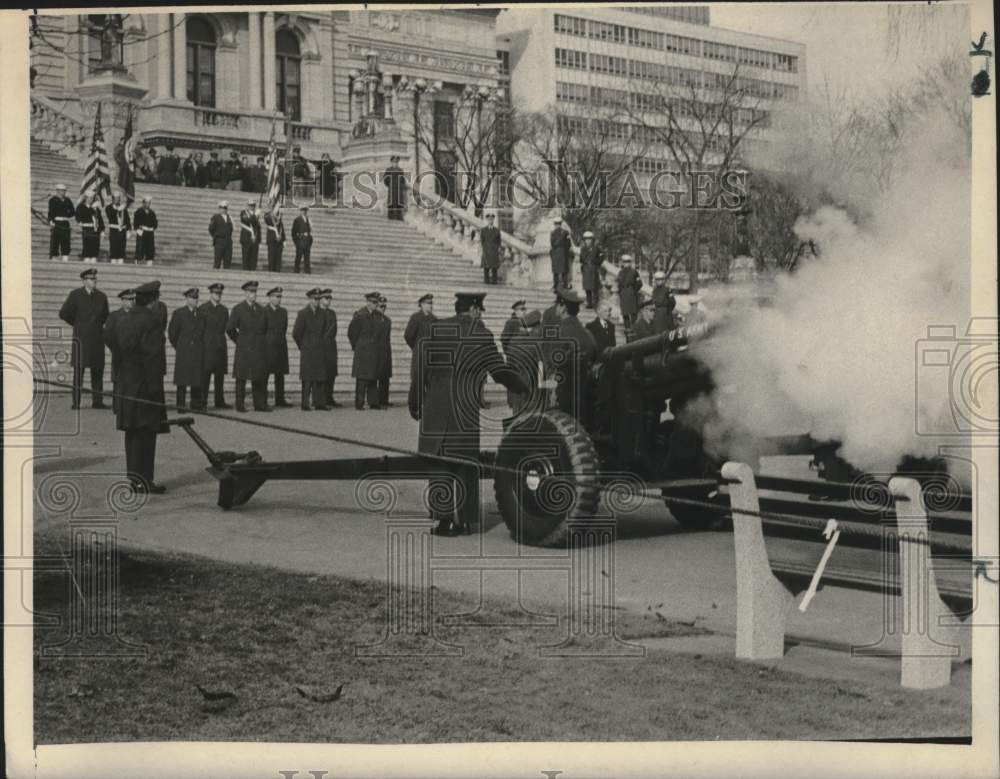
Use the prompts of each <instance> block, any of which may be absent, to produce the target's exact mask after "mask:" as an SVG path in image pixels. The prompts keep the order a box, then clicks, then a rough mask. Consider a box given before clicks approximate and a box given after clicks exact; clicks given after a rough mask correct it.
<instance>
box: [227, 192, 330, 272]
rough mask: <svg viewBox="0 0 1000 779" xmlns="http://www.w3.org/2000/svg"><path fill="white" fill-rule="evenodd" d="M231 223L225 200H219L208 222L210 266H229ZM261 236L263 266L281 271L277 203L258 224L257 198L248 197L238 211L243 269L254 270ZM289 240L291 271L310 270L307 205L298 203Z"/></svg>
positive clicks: (281, 232) (281, 239) (280, 225)
mask: <svg viewBox="0 0 1000 779" xmlns="http://www.w3.org/2000/svg"><path fill="white" fill-rule="evenodd" d="M234 229H235V224H234V222H233V220H232V218H231V217H230V216H229V203H228V201H226V200H222V201H220V202H219V212H218V213H216V214H213V215H212V218H211V220H210V221H209V223H208V234H209V235H210V236H212V251H213V267H214V268H216V269H218V268H230V267H231V266H232V262H233V230H234ZM262 230H263V231H266V237H264V238H263V241H264V243H265V244H266V246H267V269H268V270H269V271H272V272H274V273H280V272H281V257H282V253H283V252H284V249H285V223H284V221H283V219H282V210H281V205H280V204H275V205H274V206H273V207H272V208H271V210H270V211H268V212H267V213H266V214H264V223H263V226H261V220H260V216H259V215H258V213H257V201H256V200H253V199H250V200H248V201H247V207H246V208H245V209H243V210H242V211H241V212H240V249H241V251H242V254H243V270H250V271H252V270H257V255H258V252H259V250H260V244H261V241H262V234H261V233H262ZM292 243H294V244H295V272H296V273H299V272H300V270H303V269H304V270H305V272H306V273H311V272H312V268H311V266H310V256H311V253H312V244H313V235H312V224H311V223H310V222H309V206H305V205H303V206H300V208H299V215H298V216H297V217H296V218H295V220H294V221H293V222H292Z"/></svg>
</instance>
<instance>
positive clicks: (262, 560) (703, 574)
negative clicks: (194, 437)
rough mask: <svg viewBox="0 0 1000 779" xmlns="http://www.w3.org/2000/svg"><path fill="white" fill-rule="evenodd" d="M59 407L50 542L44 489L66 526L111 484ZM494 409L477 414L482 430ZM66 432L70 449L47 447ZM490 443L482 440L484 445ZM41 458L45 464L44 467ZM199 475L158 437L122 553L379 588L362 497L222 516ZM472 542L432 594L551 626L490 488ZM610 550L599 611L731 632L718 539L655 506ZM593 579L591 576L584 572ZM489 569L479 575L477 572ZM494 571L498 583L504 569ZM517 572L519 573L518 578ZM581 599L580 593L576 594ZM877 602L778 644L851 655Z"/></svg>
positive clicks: (372, 435)
mask: <svg viewBox="0 0 1000 779" xmlns="http://www.w3.org/2000/svg"><path fill="white" fill-rule="evenodd" d="M66 400H67V399H66V398H64V397H61V396H54V397H53V398H51V400H50V402H49V404H48V408H47V413H46V416H45V419H44V422H43V424H42V426H41V432H42V433H52V434H53V435H40V436H38V437H37V438H36V444H37V450H36V456H37V458H38V459H36V461H35V463H36V465H35V478H36V490H39V492H38V497H37V498H36V501H35V508H36V523H37V525H38V527H40V528H53V527H55V528H59V527H62V528H65V527H66V522H67V514H66V513H65V510H64V508H63V509H59V508H58V507H56V508H55V510H53V509H52V508H51V506H50V504H51V503H52V501H51V500H50V499H49V498H47V497H46V495H47V494H48V493H50V492H51V488H52V485H53V484H54V483H55V482H57V481H59V480H64V479H65V478H68V479H69V480H70V481H72V482H74V483H76V484H78V485H80V491H81V494H82V500H83V506H82V507H81V508H80V509H78V510H77V513H78V514H79V513H81V512H84V511H94V512H96V513H104V512H107V511H108V509H107V499H106V494H107V490H108V488H109V487H110V486H111V485H112V484H113V483H114V482H115V481H116V480H117V479H120V478H121V472H122V469H123V466H124V458H123V456H122V455H121V454H120V452H121V433H118V432H116V431H115V430H114V424H113V418H112V415H111V413H110V412H99V411H93V410H90V409H84V410H83V411H82V412H80V414H79V416H78V417H77V416H74V415H73V412H70V411H69V409H68V402H66ZM503 414H504V409H502V408H499V407H496V408H492V409H490V410H488V411H486V412H484V415H485V417H486V419H485V422H486V424H487V425H488V426H492V427H493V428H496V427H497V424H496V421H497V420H499V419H500V418H502V416H503ZM231 416H232V417H233V418H234V419H239V420H240V421H251V422H257V421H261V422H266V423H272V424H280V425H286V426H288V427H292V428H297V429H304V430H311V431H317V432H323V433H329V434H333V435H339V436H344V437H348V438H354V439H361V440H368V441H371V442H372V443H375V444H384V445H389V446H402V447H407V446H411V445H413V444H414V442H415V441H416V433H417V424H416V423H415V422H413V421H412V420H411V419H410V418H409V416H408V414H407V413H406V411H405V409H403V408H401V407H394V408H392V409H389V410H385V411H378V412H370V411H369V412H357V411H355V410H353V409H339V410H336V411H333V412H328V413H321V412H311V413H305V412H301V411H299V410H297V409H289V410H283V411H280V412H275V413H273V414H255V413H250V414H245V415H242V414H241V415H236V414H235V413H232V414H231ZM76 427H78V428H79V433H78V434H75V435H60V433H63V432H65V431H70V430H73V429H75V428H76ZM196 429H197V430H199V431H200V432H201V434H202V435H203V436H204V437H205V439H206V440H207V441H208V442H209V443H210V444H211V445H212V446H213V447H214V448H216V449H231V450H237V451H246V450H249V449H256V450H258V451H259V452H260V453H261V454H262V455H263V456H264V457H265V459H267V460H280V459H311V458H329V457H347V456H357V455H361V456H373V455H376V454H378V452H377V451H373V450H372V449H370V448H362V447H357V446H351V445H348V444H342V443H330V442H327V441H322V440H317V439H315V438H308V437H303V436H296V435H292V434H288V433H280V432H275V431H270V430H262V429H259V428H256V429H255V428H253V427H250V426H248V425H245V424H240V423H234V422H230V421H227V420H222V419H207V418H200V419H199V420H198V422H197V424H196ZM491 441H492V442H493V444H494V445H495V442H496V436H495V435H487V436H486V437H485V439H484V445H486V446H488V445H490V442H491ZM46 454H48V455H49V456H46ZM206 465H207V461H206V460H205V458H204V456H203V455H202V454H201V452H200V451H198V449H197V448H196V447H195V445H194V443H193V442H192V441H191V440H190V439H189V438H188V437H187V436H186V435H185V434H184V433H183V432H181V431H179V430H177V431H175V432H173V433H171V434H170V435H168V436H161V437H160V439H159V447H158V452H157V480H158V481H161V482H162V483H163V484H164V485H165V486H166V487H167V489H168V493H167V494H166V495H164V496H155V497H153V498H151V499H150V501H149V503H148V504H147V505H146V506H145V507H143V508H141V509H140V510H138V511H137V512H134V513H133V512H127V513H125V514H124V515H122V516H121V521H120V525H119V538H120V540H121V543H122V544H124V545H133V546H136V547H142V548H148V549H159V550H167V551H176V552H184V553H190V554H197V555H208V556H211V557H214V558H217V559H220V560H226V561H231V562H239V563H256V564H260V565H269V566H277V567H282V568H288V569H291V570H296V571H304V572H315V573H324V574H325V573H332V574H338V575H342V576H348V577H354V578H363V579H370V578H374V579H385V578H386V576H387V544H386V537H387V532H386V515H385V513H384V511H382V512H379V511H374V510H371V509H372V506H371V505H370V503H369V504H367V505H368V508H367V509H366V508H365V505H366V501H367V500H369V499H367V498H364V497H361V495H360V490H359V488H357V485H355V484H354V483H352V482H326V481H315V482H273V483H270V484H265V485H264V486H263V487H262V488H261V490H260V491H259V492H258V493H257V495H255V496H254V497H253V498H252V499H251V501H250V502H249V503H248V505H246V506H245V507H243V508H242V509H239V510H235V511H229V512H225V511H222V510H221V509H219V508H217V507H216V505H215V502H216V498H217V487H216V482H215V480H214V479H213V478H212V477H211V476H210V475H208V474H207V473H206V472H205V470H204V468H205V466H206ZM765 469H767V470H770V471H772V472H773V471H777V470H780V471H782V472H784V473H789V474H791V473H799V474H800V475H804V474H806V473H808V471H807V469H806V467H805V461H804V459H803V458H774V460H772V461H768V462H766V463H765ZM423 487H424V484H423V483H421V482H416V481H406V482H397V483H395V484H394V485H392V490H393V493H394V494H393V502H394V507H393V510H392V514H391V516H390V520H396V519H405V518H407V517H409V518H417V519H419V518H421V517H423V516H425V511H424V509H423V503H422V498H421V495H422V491H423ZM483 487H484V489H483V501H484V510H485V517H486V525H487V530H486V532H485V533H484V534H482V535H481V536H471V537H463V538H457V539H442V538H434V539H433V542H432V552H431V556H432V567H433V569H434V574H433V583H434V584H435V585H436V586H438V587H441V588H445V589H450V590H455V591H461V592H465V593H471V594H473V595H476V594H482V595H483V596H484V597H486V598H487V599H489V598H492V597H498V598H501V599H504V600H508V599H514V598H519V599H520V601H521V602H522V603H523V604H524V605H525V606H526V607H527V609H528V610H531V611H543V612H547V613H565V610H566V608H567V605H566V604H567V597H568V589H569V576H568V573H567V565H566V558H565V557H564V556H563V555H562V554H560V553H557V552H553V551H551V550H539V549H534V548H530V547H519V546H518V545H517V544H515V543H514V542H513V541H512V540H511V538H510V536H509V534H508V532H507V529H506V527H505V526H504V524H503V521H502V520H501V518H500V516H499V513H498V512H497V509H496V504H495V502H494V500H493V497H492V490H491V489H490V487H489V485H488V484H487V483H484V485H483ZM617 534H618V540H617V542H616V543H615V544H614V545H613V546H611V547H609V548H607V549H606V550H605V552H604V553H603V554H605V555H608V556H604V557H601V558H600V559H599V560H597V561H595V563H594V565H595V566H596V567H600V568H601V570H603V571H604V573H605V574H609V575H608V576H606V577H603V578H606V579H607V581H604V582H602V585H601V586H603V587H606V586H607V585H608V584H610V583H611V581H610V580H611V578H612V575H613V584H614V598H613V599H612V598H611V597H610V596H608V598H606V603H607V604H608V605H610V604H611V602H612V600H613V603H614V605H616V606H618V607H622V608H626V609H633V610H637V611H645V610H646V609H647V608H652V609H654V610H656V611H659V612H660V613H661V614H663V615H664V616H665V617H667V618H671V619H673V618H676V619H682V620H685V621H694V620H697V624H698V625H701V626H704V627H707V628H709V629H711V630H714V631H719V632H722V633H728V634H733V633H734V632H735V624H736V615H735V577H734V564H733V545H732V537H731V535H730V534H728V533H687V532H684V531H682V530H681V528H680V526H679V525H678V524H677V523H676V522H675V521H674V520H673V519H672V518H671V516H670V514H669V512H668V511H667V510H666V509H665V507H664V506H663V505H662V504H661V503H657V502H653V501H647V502H646V503H645V504H644V505H643V506H642V507H641V508H640V509H639V510H638V511H636V512H635V513H633V514H629V515H627V516H623V517H621V518H620V519H619V522H618V526H617ZM596 567H595V571H596ZM484 568H485V569H488V570H483V569H484ZM505 568H506V570H504V569H505ZM518 568H521V569H522V570H521V572H520V573H519V572H518V570H517V569H518ZM585 588H586V585H585ZM882 608H883V607H882V601H881V598H880V597H878V596H875V595H868V594H864V593H857V592H850V591H843V590H833V589H831V590H824V591H822V592H821V593H820V594H819V595H818V596H817V598H816V599H815V600H814V601H813V604H812V606H811V607H810V609H809V611H808V612H807V613H805V614H801V613H799V612H798V611H794V612H793V613H792V614H791V615H790V616H789V623H788V631H789V633H790V634H795V635H802V636H807V637H811V638H815V639H817V640H820V641H830V642H840V643H845V642H850V643H855V644H866V643H872V642H875V641H878V640H879V639H880V637H881V636H882V624H883V619H882Z"/></svg>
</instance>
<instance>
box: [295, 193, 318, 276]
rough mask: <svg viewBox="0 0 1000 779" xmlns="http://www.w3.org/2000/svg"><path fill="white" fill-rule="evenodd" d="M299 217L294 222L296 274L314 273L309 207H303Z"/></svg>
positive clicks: (300, 209)
mask: <svg viewBox="0 0 1000 779" xmlns="http://www.w3.org/2000/svg"><path fill="white" fill-rule="evenodd" d="M299 211H300V212H301V213H300V214H299V216H297V217H295V221H294V222H292V243H294V244H295V272H296V273H299V272H300V270H301V271H302V272H304V273H312V268H311V267H310V265H309V257H310V254H311V253H312V245H313V236H312V225H311V224H310V223H309V206H301V207H300V208H299Z"/></svg>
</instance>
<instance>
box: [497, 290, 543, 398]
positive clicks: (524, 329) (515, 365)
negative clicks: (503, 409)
mask: <svg viewBox="0 0 1000 779" xmlns="http://www.w3.org/2000/svg"><path fill="white" fill-rule="evenodd" d="M510 309H511V313H510V319H508V320H507V321H506V322H505V323H504V326H503V332H502V333H500V346H501V347H503V354H504V358H505V359H506V360H507V367H509V368H511V369H512V370H516V371H517V372H518V375H520V376H521V378H522V379H523V380H524V383H525V384H527V385H528V386H529V387H533V386H536V385H537V383H538V382H537V376H536V374H537V373H538V371H537V370H534V366H533V365H532V364H531V363H532V361H534V363H535V364H536V365H537V362H538V356H537V355H532V354H531V350H530V349H526V348H524V347H525V346H526V342H523V341H524V339H526V338H527V336H528V334H529V333H528V329H529V328H528V326H527V325H526V324H525V321H524V318H525V315H526V313H527V310H528V304H527V301H525V300H515V301H514V303H513V305H511V307H510ZM527 400H528V395H527V394H525V393H518V392H514V391H512V390H507V405H509V406H510V407H511V408H512V409H514V412H515V413H517V412H518V411H519V410H520V409H521V408H522V407H523V406H524V404H525V403H526V402H527Z"/></svg>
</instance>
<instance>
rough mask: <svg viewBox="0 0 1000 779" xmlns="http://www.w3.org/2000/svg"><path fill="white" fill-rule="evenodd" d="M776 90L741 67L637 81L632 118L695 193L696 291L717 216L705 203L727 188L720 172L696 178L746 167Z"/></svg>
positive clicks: (692, 247)
mask: <svg viewBox="0 0 1000 779" xmlns="http://www.w3.org/2000/svg"><path fill="white" fill-rule="evenodd" d="M772 89H773V86H772V85H771V84H770V83H769V82H764V81H758V80H755V79H750V78H743V77H742V76H740V73H739V66H738V65H737V66H734V67H733V70H732V72H731V73H728V74H723V73H712V74H708V73H704V74H703V73H701V72H698V71H684V70H681V69H676V71H674V70H671V71H670V72H669V75H668V78H665V79H662V78H660V79H651V80H635V81H634V82H633V87H632V92H631V93H630V100H629V104H628V106H629V113H630V116H631V118H632V121H633V122H634V123H635V124H636V125H637V126H638V127H639V128H642V132H643V133H644V135H645V136H646V137H647V138H649V139H650V140H651V142H652V146H653V149H654V150H659V151H660V152H661V153H663V154H665V155H666V157H667V159H669V160H670V161H671V163H672V164H673V166H674V167H675V169H676V171H677V172H678V173H679V174H680V175H681V176H682V177H683V178H684V179H686V180H688V183H689V184H690V185H692V187H693V188H692V192H694V193H695V198H693V199H691V200H689V201H688V203H687V204H686V209H685V210H687V211H688V212H689V218H690V220H691V226H692V235H691V239H690V242H689V246H688V256H687V271H688V275H689V278H690V287H691V289H692V290H696V289H697V287H698V269H699V266H700V261H699V260H700V253H701V247H702V240H703V234H704V231H705V228H706V227H707V226H708V224H709V223H710V222H712V221H714V219H715V216H714V215H713V214H712V213H711V211H709V210H706V206H707V207H708V208H713V207H714V206H715V205H716V204H717V203H718V202H719V200H720V196H721V195H722V190H721V176H719V175H714V176H712V175H710V176H705V177H700V178H699V180H698V181H697V184H696V183H695V182H694V181H692V180H691V177H696V176H698V174H699V173H701V172H715V173H716V174H719V173H722V172H725V171H729V170H733V169H735V168H742V167H744V166H743V162H742V159H743V156H744V152H745V149H746V147H747V146H748V141H749V140H750V139H752V137H753V135H754V131H755V130H756V129H758V128H760V127H763V126H766V125H767V123H768V119H769V113H768V112H767V111H765V110H763V109H762V108H761V105H762V102H763V100H764V99H767V98H770V97H777V95H774V94H773V93H771V91H770V90H772ZM695 200H697V202H694V201H695Z"/></svg>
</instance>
